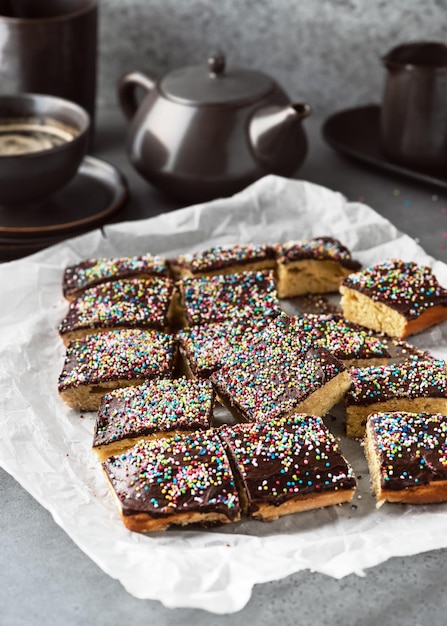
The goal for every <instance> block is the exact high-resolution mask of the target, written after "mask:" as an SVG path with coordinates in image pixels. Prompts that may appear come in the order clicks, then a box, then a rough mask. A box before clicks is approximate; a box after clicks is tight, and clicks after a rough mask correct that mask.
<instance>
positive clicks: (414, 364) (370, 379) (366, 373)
mask: <svg viewBox="0 0 447 626" xmlns="http://www.w3.org/2000/svg"><path fill="white" fill-rule="evenodd" d="M349 376H350V378H351V389H350V390H349V392H348V393H347V395H346V403H347V404H348V405H350V404H362V405H368V404H372V403H374V402H386V401H387V400H390V399H392V398H421V397H424V398H446V400H447V371H446V364H445V362H444V361H441V360H436V359H431V360H418V359H413V360H410V361H406V362H403V363H393V364H390V365H383V366H377V367H373V366H371V367H364V368H352V369H351V370H350V371H349Z"/></svg>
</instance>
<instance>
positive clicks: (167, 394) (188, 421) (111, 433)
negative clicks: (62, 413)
mask: <svg viewBox="0 0 447 626" xmlns="http://www.w3.org/2000/svg"><path fill="white" fill-rule="evenodd" d="M213 405H214V391H213V388H212V385H211V383H209V382H208V381H206V380H202V379H196V380H187V379H186V378H178V379H175V380H170V379H160V380H153V381H148V382H146V383H144V384H143V385H140V386H138V387H126V388H124V389H116V390H114V391H112V392H111V393H109V394H107V395H105V396H104V397H103V399H102V401H101V405H100V407H99V411H98V416H97V420H96V427H95V435H94V441H93V446H94V447H95V446H101V445H105V444H108V443H112V442H114V441H119V440H121V439H126V438H127V437H143V436H145V435H149V434H151V433H158V432H170V431H175V430H190V431H193V430H199V429H201V430H207V429H209V428H210V421H211V415H212V410H213Z"/></svg>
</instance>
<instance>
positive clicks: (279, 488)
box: [219, 415, 356, 514]
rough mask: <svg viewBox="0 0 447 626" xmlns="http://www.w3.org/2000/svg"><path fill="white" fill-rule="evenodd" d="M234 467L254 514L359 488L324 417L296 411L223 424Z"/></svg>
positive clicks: (222, 434)
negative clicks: (252, 421) (299, 499)
mask: <svg viewBox="0 0 447 626" xmlns="http://www.w3.org/2000/svg"><path fill="white" fill-rule="evenodd" d="M219 434H220V437H221V438H222V440H223V441H224V442H225V445H226V446H227V450H228V451H229V455H230V457H231V458H232V461H233V466H234V467H235V468H236V470H237V472H238V473H239V475H240V481H241V483H242V484H243V486H244V488H245V490H246V494H247V498H248V503H249V504H248V512H249V514H253V513H255V512H256V511H257V510H258V509H259V507H260V506H262V505H263V504H271V505H274V506H279V505H281V504H283V503H284V502H286V501H287V500H290V499H295V498H297V497H300V496H306V495H311V494H314V495H315V496H317V495H318V494H319V493H323V492H328V491H336V490H340V489H354V488H355V486H356V481H355V478H354V475H353V472H352V469H351V467H350V466H349V465H348V463H347V461H346V460H345V458H344V457H343V455H342V453H341V451H340V449H339V446H338V444H337V441H336V440H335V437H334V436H333V435H332V434H331V433H330V432H329V430H328V429H327V428H326V426H325V425H324V423H323V421H322V420H321V419H320V418H318V417H314V416H310V415H294V416H293V417H289V418H283V419H278V420H267V421H265V422H263V423H257V424H238V425H236V426H232V427H226V426H224V427H222V428H221V429H220V431H219Z"/></svg>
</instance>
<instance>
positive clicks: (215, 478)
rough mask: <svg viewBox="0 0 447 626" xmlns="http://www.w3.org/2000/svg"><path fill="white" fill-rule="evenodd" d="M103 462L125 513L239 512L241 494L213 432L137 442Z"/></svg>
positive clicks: (234, 514) (233, 516)
mask: <svg viewBox="0 0 447 626" xmlns="http://www.w3.org/2000/svg"><path fill="white" fill-rule="evenodd" d="M103 467H104V469H105V471H106V473H107V474H108V476H109V479H110V482H111V484H112V486H113V488H114V490H115V492H116V494H117V496H118V498H119V500H120V501H121V504H122V510H123V514H124V515H131V514H133V513H138V512H145V513H148V514H149V515H151V516H153V517H163V516H169V515H172V514H176V513H190V512H191V511H199V512H203V513H206V512H210V511H211V512H216V511H217V512H220V513H223V514H224V515H226V516H227V517H228V518H229V519H230V520H234V519H238V517H239V499H238V494H237V490H236V487H235V484H234V480H233V476H232V473H231V469H230V464H229V461H228V458H227V456H226V454H225V451H224V448H223V445H222V443H221V442H220V440H219V438H218V436H217V434H216V433H215V432H213V431H207V432H205V433H193V434H191V435H185V436H184V437H174V438H172V439H155V440H150V441H139V442H138V443H137V444H136V445H135V446H134V447H133V448H131V449H130V450H128V451H127V452H126V453H125V454H122V455H119V456H115V457H110V458H109V459H108V460H107V461H106V462H105V463H104V464H103Z"/></svg>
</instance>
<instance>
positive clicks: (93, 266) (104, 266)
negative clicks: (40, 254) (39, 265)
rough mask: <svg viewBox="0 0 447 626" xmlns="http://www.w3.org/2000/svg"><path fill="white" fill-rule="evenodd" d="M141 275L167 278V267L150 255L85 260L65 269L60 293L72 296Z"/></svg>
mask: <svg viewBox="0 0 447 626" xmlns="http://www.w3.org/2000/svg"><path fill="white" fill-rule="evenodd" d="M141 274H146V275H147V274H156V275H158V276H167V275H168V267H167V265H166V262H165V259H164V258H163V257H159V256H152V255H146V256H135V257H119V258H100V259H85V260H83V261H81V262H80V263H76V264H75V265H70V266H69V267H67V268H66V269H65V271H64V276H63V281H62V291H63V294H64V296H72V295H73V294H75V293H77V292H78V291H82V290H84V289H86V288H88V287H93V286H94V285H99V284H101V283H103V282H106V281H109V280H118V279H122V278H129V277H131V276H140V275H141Z"/></svg>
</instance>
